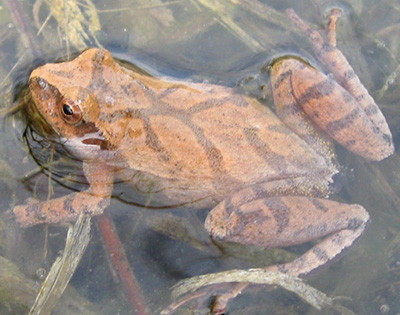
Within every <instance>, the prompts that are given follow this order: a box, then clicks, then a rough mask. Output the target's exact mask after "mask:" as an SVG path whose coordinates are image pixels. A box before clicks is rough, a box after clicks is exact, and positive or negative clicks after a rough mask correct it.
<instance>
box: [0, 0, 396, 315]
mask: <svg viewBox="0 0 400 315" xmlns="http://www.w3.org/2000/svg"><path fill="white" fill-rule="evenodd" d="M22 4H23V6H22V10H23V13H24V18H25V20H26V21H27V23H28V25H29V26H30V29H31V31H32V33H33V34H36V32H37V28H36V26H35V25H34V22H33V13H32V11H31V10H32V4H33V3H29V4H27V3H25V2H24V3H22ZM56 5H57V3H56V2H54V3H53V6H56ZM94 5H95V7H96V8H97V9H98V11H96V12H97V14H98V19H99V20H98V21H99V23H100V25H101V28H100V29H99V28H98V24H97V22H96V21H97V20H96V19H95V18H94V17H93V15H92V16H89V15H84V16H85V20H86V21H89V22H90V23H91V25H92V27H91V28H90V27H88V26H87V25H83V24H82V30H83V31H85V32H86V33H87V34H88V39H83V40H82V38H81V37H80V36H79V34H80V33H79V25H75V24H73V23H72V22H71V21H69V22H68V23H67V24H66V25H65V27H59V28H58V29H57V25H58V26H60V25H62V24H57V21H56V20H55V19H54V18H52V19H50V20H49V22H48V24H47V25H45V26H44V28H43V30H42V32H41V35H39V36H37V37H36V36H33V38H34V40H35V41H36V42H37V44H38V46H39V47H41V49H42V50H43V56H44V57H42V58H43V59H44V60H48V58H51V59H57V58H60V57H62V56H66V55H68V54H69V53H71V54H72V53H73V52H75V51H79V50H82V49H83V48H84V47H83V46H84V45H88V46H94V45H96V41H99V42H100V43H101V44H102V45H103V46H104V47H105V48H107V49H109V50H111V51H112V52H113V53H114V55H115V56H118V57H119V58H122V59H126V60H129V61H131V62H134V63H136V64H137V65H138V66H140V67H141V68H143V69H144V70H145V71H147V72H150V73H151V74H153V75H162V76H172V77H175V78H179V79H185V80H191V81H196V82H202V81H207V82H211V83H218V84H223V85H228V86H233V85H235V84H236V83H237V82H241V88H242V89H243V90H244V91H247V93H250V94H253V95H256V96H261V95H263V94H266V95H267V101H266V103H267V105H271V102H270V101H269V99H268V98H269V95H270V94H269V93H270V92H269V85H268V77H267V75H260V69H261V68H262V67H263V65H264V64H265V63H266V62H267V63H268V61H271V60H273V58H275V57H277V56H281V55H284V54H300V55H301V56H302V57H303V58H306V59H307V60H309V61H310V62H311V63H313V64H314V65H316V66H317V67H319V66H320V65H319V64H318V63H317V62H316V61H315V58H314V56H313V53H312V50H311V49H310V46H309V44H308V43H307V42H306V40H305V38H304V35H302V34H301V33H298V32H297V31H296V30H295V28H294V27H293V26H292V25H291V24H290V23H289V22H288V21H287V20H286V19H285V17H284V15H283V12H284V9H286V8H288V7H290V6H291V5H293V3H291V1H260V2H258V1H250V0H247V1H242V2H241V3H240V4H238V5H236V6H235V5H234V4H233V3H232V2H230V1H221V2H212V1H205V0H203V1H169V2H163V1H152V2H151V5H152V7H150V5H149V2H148V1H136V2H134V3H132V2H131V1H121V2H119V5H120V6H119V7H116V5H114V4H113V5H111V4H110V3H109V2H108V1H96V2H94ZM337 5H339V6H340V7H341V8H342V9H343V10H344V15H343V17H342V18H341V19H340V22H339V26H338V46H339V47H340V48H341V50H342V51H343V52H344V54H345V55H346V56H347V57H348V59H349V61H350V63H351V64H352V65H353V67H354V69H355V70H356V72H357V73H358V74H359V76H360V78H361V80H362V81H363V83H364V84H365V85H366V87H367V88H368V89H369V90H370V91H372V93H373V95H374V96H375V97H376V100H377V102H378V103H379V104H382V105H381V108H382V109H383V111H384V114H385V116H386V117H388V121H389V124H390V127H391V129H392V132H393V135H394V139H395V143H396V144H397V145H398V143H399V141H398V139H399V130H400V129H399V121H400V120H399V119H398V117H399V110H398V106H397V102H398V99H399V94H398V93H399V91H400V89H399V88H398V80H397V77H396V74H397V72H398V63H397V60H398V59H399V49H398V47H399V45H398V42H399V35H398V34H400V33H399V32H398V28H399V20H398V14H397V13H398V10H399V8H400V2H399V1H380V2H379V4H378V3H376V2H374V1H362V0H358V1H340V2H334V1H297V2H296V5H295V8H294V9H295V10H296V12H297V13H298V14H299V15H300V16H301V17H302V18H304V19H305V20H307V21H309V22H310V23H312V24H314V25H316V26H318V27H322V26H323V23H324V22H323V21H324V18H323V16H324V14H325V12H326V9H328V8H330V7H335V6H337ZM54 8H55V7H53V9H54ZM80 8H81V9H82V8H83V6H81V7H80ZM86 8H87V10H89V11H90V10H92V11H90V12H95V11H93V7H90V3H86ZM90 8H92V9H90ZM82 10H83V9H82ZM263 10H265V11H263ZM38 12H39V13H38V17H39V21H41V22H43V21H45V19H46V17H47V15H48V13H49V8H48V7H47V6H46V4H42V6H41V7H40V8H39V10H38ZM54 12H56V11H53V14H55V13H54ZM258 12H261V14H259V15H258V14H257V13H258ZM82 14H84V13H82ZM58 18H59V20H58V23H62V22H63V20H62V18H61V17H58ZM0 21H1V22H0V23H2V26H3V27H2V28H0V29H2V30H3V29H4V30H6V31H4V32H3V33H0V81H3V79H5V82H4V83H3V86H2V89H3V94H2V101H3V102H2V104H4V106H8V105H9V104H10V100H11V95H10V93H9V90H8V89H7V87H9V84H10V82H13V83H14V85H15V82H19V81H21V82H24V81H25V82H26V76H24V75H23V74H19V75H16V73H17V72H15V71H14V72H13V76H12V80H11V79H10V78H8V79H7V77H8V76H7V74H8V73H9V71H10V70H11V69H12V67H13V66H14V65H15V64H16V63H17V61H18V60H19V58H20V56H21V55H22V54H23V53H25V58H22V59H21V61H20V65H19V67H18V69H21V68H22V69H23V70H24V71H20V72H18V73H25V72H29V71H28V69H29V68H30V67H31V65H32V63H33V62H32V59H30V58H29V53H28V50H27V49H25V48H22V47H24V46H23V44H22V40H23V36H22V35H21V34H20V33H18V28H17V27H16V26H15V24H14V21H13V20H11V19H10V17H9V15H8V12H7V9H6V7H5V4H4V3H3V4H2V7H1V9H0ZM67 25H69V26H74V29H68V28H67ZM57 32H59V33H57ZM65 32H68V34H66V33H65ZM67 38H68V41H66V40H60V39H67ZM48 56H51V57H48ZM35 60H36V61H37V59H35ZM36 61H35V62H36ZM39 62H41V61H39ZM21 65H27V66H21ZM263 85H264V86H263ZM260 87H263V89H260ZM24 130H25V123H24V121H23V120H21V119H19V116H17V117H15V116H13V117H11V118H8V119H4V120H3V128H2V129H1V130H0V132H1V139H2V141H1V142H0V165H1V170H2V172H1V174H2V177H1V181H0V185H1V189H0V196H1V198H0V202H1V205H2V209H3V210H4V211H5V210H6V209H10V208H12V207H13V206H14V205H16V204H22V203H24V201H25V199H26V198H28V197H33V196H37V197H40V198H42V199H46V197H47V195H48V192H49V182H52V181H51V180H50V179H49V177H48V175H49V172H46V171H45V172H44V173H43V172H41V171H40V169H38V166H37V164H36V162H35V160H34V159H33V158H32V156H31V155H30V152H29V150H28V146H27V145H26V143H25V142H24V139H23V137H22V135H23V132H24ZM40 150H41V148H40V147H38V148H36V151H35V153H38V152H39V153H40ZM338 151H339V152H338V153H339V159H340V161H341V162H342V164H343V166H344V169H343V171H344V172H345V173H346V175H347V176H346V182H345V187H344V189H343V190H342V191H341V193H340V194H339V195H337V196H335V197H334V198H335V199H341V200H344V201H345V202H347V203H359V204H362V205H363V206H364V207H365V208H366V209H367V210H368V211H369V213H370V215H371V218H372V222H371V224H370V226H369V228H368V230H367V232H366V233H365V234H364V235H363V236H362V238H361V240H360V241H359V242H358V243H357V244H356V245H355V246H353V247H352V248H350V249H349V250H347V251H346V253H345V255H344V256H343V257H342V258H341V259H340V260H337V261H335V262H333V263H331V264H329V266H327V267H326V268H323V269H322V270H320V271H319V272H316V273H314V274H313V275H312V276H310V277H308V278H306V281H307V283H309V284H310V285H312V286H314V287H315V288H317V289H319V290H321V291H322V292H324V293H326V294H328V295H329V296H331V297H336V296H345V297H346V298H350V299H351V300H349V299H343V300H339V301H338V302H339V303H341V304H342V305H345V306H346V307H348V308H349V309H351V310H352V311H353V312H354V313H356V314H397V313H399V312H400V304H399V302H398V301H399V300H400V299H399V296H398V291H399V270H400V249H399V240H400V234H399V232H398V231H399V225H400V220H399V209H400V199H399V198H398V193H399V191H400V177H399V172H398V171H397V170H398V165H399V157H398V155H397V154H395V155H394V156H392V157H390V158H388V159H387V160H385V161H383V162H380V163H368V162H366V161H364V160H363V159H362V158H358V157H355V156H353V155H351V154H350V153H348V152H345V151H344V150H343V149H339V150H338ZM46 154H47V155H46V158H47V157H49V153H46ZM57 159H58V157H56V160H57ZM44 160H45V159H44ZM64 165H65V164H64ZM71 167H72V168H71ZM71 167H69V166H68V167H67V166H64V169H63V168H61V167H58V168H56V169H57V170H58V171H59V173H60V174H64V173H66V172H71V171H72V172H73V173H76V174H78V175H79V174H81V173H80V171H79V169H78V168H79V165H76V164H73V165H72V166H71ZM53 178H54V179H56V180H57V182H54V181H53V182H52V185H53V188H54V194H55V195H65V194H67V193H69V192H70V187H71V186H73V187H74V188H76V189H78V190H80V189H82V188H84V187H85V185H84V184H83V185H82V184H79V183H78V184H77V185H75V184H73V185H72V184H71V182H70V181H67V180H63V179H62V178H61V177H60V176H57V174H53ZM77 178H78V182H81V181H82V178H81V177H77ZM115 195H116V196H117V197H119V198H115V199H114V200H113V201H112V204H111V206H110V207H109V208H108V209H107V212H108V213H109V214H110V216H111V217H112V218H113V220H114V221H115V224H116V228H117V230H118V233H119V236H120V238H121V241H122V243H123V244H124V246H125V251H126V254H127V257H128V259H129V261H130V264H131V268H132V270H133V271H134V273H135V275H136V277H137V280H138V282H139V284H140V287H141V291H142V292H143V295H144V298H145V301H146V303H147V305H148V308H149V309H150V310H151V313H156V312H159V311H160V310H161V309H162V308H163V307H165V306H167V305H168V304H169V303H170V292H171V291H170V287H171V286H172V285H173V284H175V283H176V282H177V281H178V280H181V279H184V278H187V277H190V276H194V275H198V274H204V273H209V272H217V271H221V270H227V269H230V268H250V267H261V266H264V265H267V264H269V263H270V262H269V261H268V262H267V260H268V259H270V258H271V257H269V256H271V253H270V251H262V250H256V249H254V250H253V249H251V250H247V249H243V248H242V247H228V248H225V249H224V250H223V251H221V250H220V249H219V248H217V247H216V246H214V245H213V244H211V243H210V242H209V240H208V237H207V235H206V232H205V231H204V229H203V227H202V222H203V220H204V218H205V214H206V212H207V210H204V211H198V212H196V213H195V212H193V211H182V209H169V210H162V211H161V210H143V208H141V207H137V206H135V204H143V202H145V201H143V200H139V202H137V200H136V199H135V197H134V196H131V194H130V190H129V189H128V188H127V187H125V186H124V185H118V186H117V189H116V191H115ZM0 219H1V221H0V227H1V229H0V231H1V233H0V235H1V237H0V241H1V243H0V255H1V256H2V257H4V258H6V259H7V260H8V261H12V262H13V263H15V266H17V267H18V268H19V270H20V271H21V274H18V277H17V275H16V274H15V273H12V272H11V271H9V275H13V281H9V280H7V281H6V280H5V277H4V276H1V275H0V287H1V288H2V289H3V288H5V292H7V294H5V295H4V297H3V296H1V297H0V313H2V314H16V313H20V314H24V313H26V309H27V308H29V306H30V304H31V302H32V299H34V293H33V292H34V291H35V283H34V282H29V281H31V280H28V279H33V280H34V281H38V282H40V281H42V280H43V279H42V276H41V275H42V272H43V269H45V270H48V269H49V268H50V266H51V264H52V262H53V261H54V259H55V257H57V256H58V254H59V251H60V250H62V249H63V247H64V242H65V233H66V229H65V228H64V227H49V228H46V227H44V226H38V227H34V228H28V229H19V228H18V227H16V226H15V225H14V223H13V220H12V219H9V218H8V217H7V216H6V213H4V212H3V215H2V216H1V217H0ZM92 235H93V236H92V240H91V243H90V245H89V247H88V249H87V251H86V253H85V255H84V257H83V259H82V261H81V263H80V265H79V267H78V270H77V271H76V274H75V276H74V278H73V280H72V285H73V287H74V288H75V289H76V290H77V293H76V292H73V293H71V292H68V293H67V294H66V295H67V296H71V295H73V294H78V295H79V300H78V299H76V300H77V301H79V302H80V303H81V304H83V303H84V302H85V303H86V302H88V301H90V303H91V305H92V307H94V308H96V310H98V309H100V310H101V312H102V313H103V314H117V313H121V314H124V313H129V309H130V308H129V305H128V304H127V303H126V302H125V299H124V297H123V295H122V293H121V291H119V287H120V285H119V284H118V283H116V282H115V281H114V279H113V276H112V274H111V272H110V269H109V264H108V261H107V258H106V254H105V252H104V249H103V246H102V244H101V237H100V236H99V232H98V231H97V230H96V228H94V229H93V231H92ZM306 248H308V246H307V245H305V246H299V247H295V248H293V249H292V248H291V249H290V250H291V251H292V252H293V251H294V252H295V253H301V252H303V251H304V250H305V249H306ZM288 255H293V253H292V254H290V253H289V254H288ZM2 268H3V270H5V269H4V266H2ZM7 270H8V269H7ZM18 279H19V281H20V282H18ZM11 284H12V285H15V286H16V288H17V289H15V288H14V287H13V286H11ZM7 289H8V291H7ZM0 291H1V292H3V290H0ZM21 301H22V302H21ZM83 301H84V302H83ZM64 307H65V306H64ZM97 308H98V309H97ZM230 310H231V314H243V313H249V314H251V313H261V314H277V313H284V314H287V313H290V314H317V313H319V312H318V311H317V310H315V309H313V308H312V307H310V306H309V305H307V304H306V303H305V302H303V301H302V300H301V299H299V298H298V297H296V296H295V295H293V294H291V293H289V292H287V291H285V290H283V289H279V290H256V291H254V290H251V291H246V292H245V293H244V294H242V295H241V296H240V297H239V298H238V299H236V300H235V301H234V302H233V303H232V304H231V305H230ZM67 311H68V309H67V308H64V309H63V308H62V307H61V309H59V310H58V312H59V313H64V314H65V313H67ZM180 312H181V313H180V314H191V313H190V311H189V310H188V309H186V308H184V309H182V310H181V311H180ZM205 312H206V308H205V307H203V308H202V309H201V311H200V313H201V314H203V313H205ZM326 312H327V313H328V312H329V311H328V310H326ZM324 313H325V312H324Z"/></svg>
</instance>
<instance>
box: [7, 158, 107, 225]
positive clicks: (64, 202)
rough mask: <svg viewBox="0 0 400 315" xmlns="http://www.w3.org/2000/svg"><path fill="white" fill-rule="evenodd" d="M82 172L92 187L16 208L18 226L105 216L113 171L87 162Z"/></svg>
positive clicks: (99, 164)
mask: <svg viewBox="0 0 400 315" xmlns="http://www.w3.org/2000/svg"><path fill="white" fill-rule="evenodd" d="M83 170H84V173H85V176H86V178H87V179H88V181H89V185H90V186H89V188H88V189H87V190H86V191H82V192H78V193H72V194H69V195H66V196H63V197H59V198H55V199H51V200H48V201H41V202H39V201H33V202H32V201H30V202H29V204H28V205H22V206H17V207H15V208H14V210H13V212H14V215H15V216H16V220H17V222H18V223H19V224H20V225H21V226H24V227H27V226H31V225H36V224H40V223H60V222H66V221H73V220H76V219H77V218H78V216H79V214H80V213H82V212H84V213H86V214H89V215H99V214H102V213H103V211H104V209H105V208H106V207H107V206H108V205H109V204H110V197H111V192H112V188H113V182H114V173H113V169H112V167H110V166H108V165H105V164H104V163H95V162H84V163H83Z"/></svg>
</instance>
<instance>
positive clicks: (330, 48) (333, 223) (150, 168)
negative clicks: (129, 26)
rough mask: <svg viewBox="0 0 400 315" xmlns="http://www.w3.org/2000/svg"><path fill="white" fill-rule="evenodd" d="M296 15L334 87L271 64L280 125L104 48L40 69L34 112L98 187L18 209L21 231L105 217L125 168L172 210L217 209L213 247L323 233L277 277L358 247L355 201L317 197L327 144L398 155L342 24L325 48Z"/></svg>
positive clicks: (225, 91) (297, 69) (236, 101)
mask: <svg viewBox="0 0 400 315" xmlns="http://www.w3.org/2000/svg"><path fill="white" fill-rule="evenodd" d="M288 15H289V17H290V18H291V19H292V20H293V21H294V22H295V23H296V24H297V25H298V26H299V27H300V28H302V29H303V30H304V31H305V32H306V34H307V36H308V37H309V39H310V40H311V41H312V42H313V44H314V45H315V50H316V54H317V56H318V57H319V58H320V59H321V60H323V61H324V62H325V63H326V64H328V69H329V71H330V72H332V73H333V74H334V77H333V76H329V77H328V76H326V75H324V74H322V73H320V72H319V71H317V70H315V69H314V68H312V67H311V66H309V65H306V64H305V63H304V62H302V61H300V60H297V59H294V58H286V59H281V60H279V61H277V62H275V63H274V64H273V65H272V68H271V86H272V89H273V95H274V102H275V106H276V111H277V114H278V115H279V117H280V118H278V117H277V116H276V115H275V114H274V113H273V112H272V111H271V110H270V109H268V108H267V107H265V106H263V105H261V104H260V103H259V102H258V101H257V100H255V99H252V98H249V97H246V96H244V95H239V94H236V93H235V91H234V90H232V89H230V88H226V87H221V86H216V85H211V84H199V83H188V82H178V81H171V80H168V81H167V80H162V79H158V78H152V77H149V76H146V75H142V74H139V73H135V72H132V71H130V70H127V69H125V68H123V67H121V66H119V65H118V64H117V63H116V62H114V60H113V59H112V56H111V55H110V53H109V52H108V51H106V50H104V49H96V48H91V49H88V50H86V51H85V52H83V53H82V54H81V55H80V56H79V57H77V58H76V59H75V60H73V61H70V62H66V63H60V64H47V65H44V66H42V67H40V68H38V69H36V70H34V71H33V72H32V75H31V78H30V89H31V92H32V96H33V100H34V102H35V104H36V107H37V110H38V111H39V112H40V114H41V115H42V116H43V117H44V118H45V119H46V120H47V122H48V123H49V124H50V125H51V126H52V127H53V129H54V131H55V133H56V134H57V137H58V138H59V141H61V142H62V143H63V144H64V145H65V147H66V148H67V149H69V150H70V151H71V152H72V153H73V154H75V155H76V156H77V157H79V158H81V159H82V160H83V161H84V172H85V175H86V176H87V178H88V180H89V183H90V187H89V189H88V190H87V191H85V192H79V193H73V194H70V195H68V196H65V197H61V198H57V199H53V200H50V201H47V202H39V203H33V204H30V205H27V206H19V207H16V208H15V209H14V213H15V215H16V217H17V221H18V222H19V223H20V224H21V225H23V226H29V225H34V224H39V223H44V222H47V223H57V222H62V221H65V220H73V219H75V218H76V217H77V216H78V215H79V213H80V212H82V211H84V212H86V213H90V214H93V215H96V214H100V213H102V212H103V210H104V208H105V207H107V205H108V204H109V198H110V195H111V192H112V186H113V182H114V175H115V173H116V172H117V171H118V174H119V175H122V176H124V175H126V177H128V174H129V176H131V174H132V173H136V174H140V175H141V176H140V178H141V179H143V178H145V180H146V181H148V182H150V183H151V184H152V185H151V187H152V191H151V192H152V193H153V194H154V195H155V197H153V198H157V199H158V200H160V201H161V202H162V203H164V204H168V205H176V204H179V205H180V204H186V203H196V204H198V205H199V206H202V207H204V206H208V207H213V210H211V212H210V214H209V216H208V217H207V219H206V223H205V226H206V228H207V229H208V230H209V232H210V234H211V235H212V236H213V237H214V238H216V239H219V240H227V241H235V242H239V243H242V244H256V245H263V246H271V247H279V246H288V245H293V244H300V243H303V242H306V241H309V240H312V239H315V238H320V237H323V236H327V237H326V238H325V239H324V240H323V241H322V242H320V243H319V244H317V245H315V246H314V247H313V248H312V249H311V250H309V251H308V252H307V253H305V254H304V255H303V256H301V257H299V258H298V259H296V260H295V261H293V262H291V263H287V264H284V265H277V266H272V267H269V269H272V270H280V271H282V272H285V273H289V274H292V275H303V274H307V273H309V272H310V271H311V270H313V269H315V268H317V267H319V266H321V265H323V264H325V263H326V262H327V261H329V260H331V259H332V258H333V257H335V256H336V255H337V254H338V253H340V252H341V251H342V250H343V249H344V248H346V247H348V246H350V245H351V244H352V243H353V242H354V240H355V239H356V238H358V237H359V236H360V235H361V233H362V231H363V230H364V228H365V226H366V223H367V221H368V219H369V217H368V214H367V212H366V211H365V210H364V209H363V208H362V207H361V206H359V205H347V204H341V203H337V202H334V201H330V200H326V199H320V198H319V197H325V196H326V195H327V194H328V192H329V184H330V183H331V182H332V176H333V175H334V174H336V173H337V172H338V171H337V167H336V165H335V155H334V152H333V146H332V143H331V140H330V138H334V139H335V140H337V141H338V142H339V143H341V144H342V145H344V146H346V147H347V148H348V149H349V150H352V151H353V152H355V153H357V154H360V155H362V156H364V157H365V158H367V159H370V160H381V159H383V158H385V157H387V156H389V155H391V154H392V153H393V144H392V137H391V134H390V131H389V128H388V126H387V124H386V121H385V119H384V117H383V115H382V114H381V112H380V110H379V108H378V107H377V105H376V104H375V103H374V102H373V100H372V98H371V97H370V96H369V95H368V93H367V91H366V90H365V88H364V87H363V86H362V85H361V83H360V82H359V80H358V78H357V76H356V75H355V73H354V71H353V70H352V69H351V67H350V65H349V64H348V63H347V60H346V59H345V57H344V56H343V55H342V54H341V52H340V51H339V50H338V49H337V48H336V43H335V38H334V31H335V30H334V26H335V21H336V17H337V16H336V15H332V16H331V19H330V24H329V30H330V32H329V33H328V40H327V41H324V39H323V38H322V36H321V35H320V34H319V33H317V32H316V31H312V30H310V29H309V27H308V25H306V24H305V23H304V22H303V21H301V20H300V19H299V18H298V17H297V16H296V15H295V14H294V12H292V11H289V12H288ZM343 60H344V61H343ZM335 66H337V67H338V68H339V70H332V68H334V69H337V68H336V67H335ZM335 71H336V72H335ZM364 101H365V102H364ZM360 102H361V104H360ZM285 123H286V125H285ZM288 126H289V127H288ZM134 178H137V176H134ZM133 184H138V183H133ZM240 288H243V286H242V287H240ZM235 294H237V292H236V293H234V294H232V296H234V295H235ZM229 297H231V296H227V297H226V298H227V299H228V298H229Z"/></svg>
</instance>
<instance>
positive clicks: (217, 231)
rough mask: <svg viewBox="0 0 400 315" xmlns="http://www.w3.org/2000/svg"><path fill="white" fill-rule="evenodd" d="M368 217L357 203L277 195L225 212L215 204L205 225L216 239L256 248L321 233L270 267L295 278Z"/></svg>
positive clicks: (344, 243) (340, 245) (346, 240)
mask: <svg viewBox="0 0 400 315" xmlns="http://www.w3.org/2000/svg"><path fill="white" fill-rule="evenodd" d="M368 221H369V215H368V213H367V212H366V210H365V209H364V208H363V207H362V206H360V205H356V204H350V205H349V204H343V203H339V202H336V201H332V200H328V199H320V198H313V197H304V196H282V197H270V198H264V199H258V200H254V201H251V202H249V203H246V204H243V205H241V206H240V207H238V208H235V209H231V210H229V211H226V209H225V208H224V207H219V206H217V207H216V208H214V209H213V210H212V212H211V213H210V214H209V216H208V217H207V220H206V223H205V225H206V228H207V229H208V230H209V232H210V234H211V235H212V237H213V238H214V239H216V240H222V241H229V242H236V243H240V244H246V245H257V246H262V247H272V248H274V247H285V246H291V245H297V244H302V243H305V242H308V241H311V240H315V239H318V238H322V237H325V239H324V240H323V241H321V242H320V243H318V244H317V245H315V246H314V247H313V248H312V249H310V250H309V251H308V252H306V253H305V254H303V255H302V256H301V257H299V258H298V259H296V260H294V261H292V262H290V263H287V264H284V265H278V266H275V267H274V268H275V269H277V270H279V271H281V272H284V273H287V274H290V275H294V276H300V275H306V274H308V273H310V272H311V271H313V270H314V269H316V268H318V267H320V266H322V265H324V264H325V263H326V262H328V261H329V260H331V259H333V258H334V257H335V256H336V255H338V254H339V253H340V252H341V251H342V250H343V249H345V248H347V247H349V246H350V245H352V244H353V242H354V241H355V240H356V239H357V238H358V237H359V236H360V235H361V233H362V232H363V231H364V229H365V227H366V225H367V223H368Z"/></svg>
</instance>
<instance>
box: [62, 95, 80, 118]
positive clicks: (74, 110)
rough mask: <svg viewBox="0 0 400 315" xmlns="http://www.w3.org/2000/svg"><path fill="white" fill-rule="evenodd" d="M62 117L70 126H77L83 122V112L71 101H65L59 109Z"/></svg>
mask: <svg viewBox="0 0 400 315" xmlns="http://www.w3.org/2000/svg"><path fill="white" fill-rule="evenodd" d="M59 110H60V113H61V117H62V118H63V120H64V121H65V122H66V123H68V124H76V123H78V122H80V121H81V120H82V111H81V108H80V106H79V105H78V104H76V103H75V102H73V101H70V100H65V99H64V100H63V101H62V102H61V103H60V107H59Z"/></svg>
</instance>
